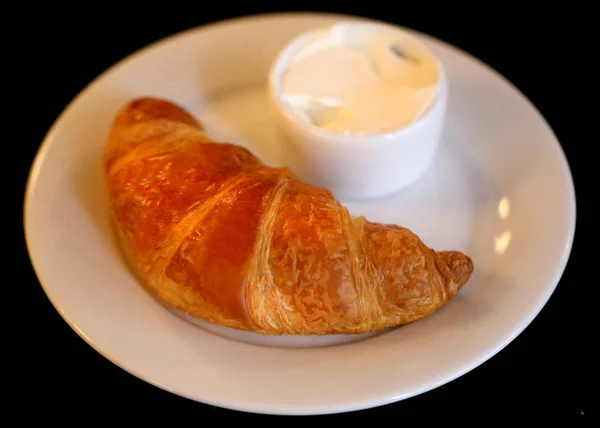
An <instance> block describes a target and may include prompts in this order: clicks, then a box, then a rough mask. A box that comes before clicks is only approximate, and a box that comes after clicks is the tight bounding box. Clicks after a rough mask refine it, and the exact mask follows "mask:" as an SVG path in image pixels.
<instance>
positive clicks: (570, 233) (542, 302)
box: [22, 12, 577, 415]
mask: <svg viewBox="0 0 600 428" xmlns="http://www.w3.org/2000/svg"><path fill="white" fill-rule="evenodd" d="M294 17H296V18H314V19H319V18H337V19H363V20H364V19H367V20H372V21H376V22H386V23H388V22H389V23H391V22H390V21H385V20H377V19H373V18H368V17H365V16H360V15H354V14H344V13H330V12H272V13H255V14H248V15H243V16H238V17H233V18H225V19H220V20H217V21H213V22H209V23H206V24H200V25H196V26H194V27H191V28H188V29H184V30H181V31H177V32H175V33H172V34H170V35H167V36H166V37H163V38H160V39H158V40H155V41H153V42H150V43H148V44H147V45H145V46H142V47H141V48H139V49H137V50H135V51H133V52H131V53H130V54H128V55H126V56H124V57H122V58H121V59H119V60H118V61H116V62H115V63H113V64H112V65H111V66H109V67H108V68H106V69H105V70H104V71H102V72H101V73H99V74H98V75H97V76H96V77H95V78H93V79H92V80H91V81H89V82H88V83H87V84H86V85H85V86H84V87H83V88H82V89H81V90H80V91H79V92H78V93H77V94H76V95H75V96H74V97H73V98H72V99H71V101H69V103H67V105H66V106H65V107H64V108H63V109H62V111H61V112H60V114H59V115H58V116H57V117H56V119H55V120H54V121H53V123H52V125H51V126H50V127H49V129H48V131H47V133H46V134H45V135H44V136H43V138H42V140H41V144H40V146H39V147H38V149H37V151H36V154H35V156H34V157H33V160H32V162H31V166H30V170H29V173H28V176H27V180H26V186H25V192H24V199H23V205H22V209H23V230H24V238H25V243H26V248H27V253H28V255H29V259H30V263H31V266H32V268H33V271H34V272H35V274H36V277H37V280H38V282H39V284H40V285H41V287H42V289H43V291H44V293H45V294H46V296H47V298H48V300H49V301H50V303H51V304H52V306H53V307H54V309H55V310H56V311H57V312H58V313H59V314H60V316H61V317H62V318H63V320H65V322H66V323H67V325H68V326H69V327H70V328H71V329H72V330H73V331H75V332H76V334H77V335H78V336H79V337H80V338H81V339H83V341H84V342H86V343H87V344H88V345H89V346H90V347H91V348H92V349H94V350H95V351H96V352H98V353H99V354H100V355H102V356H103V357H104V358H105V359H107V360H108V361H109V362H111V363H113V364H115V365H116V366H117V367H119V368H120V369H122V370H124V371H126V372H128V373H129V374H131V375H133V376H135V377H137V378H138V379H140V380H143V381H144V382H146V383H148V384H150V385H153V386H155V387H158V388H160V389H163V390H165V391H167V392H170V393H172V394H175V395H178V396H180V397H183V398H187V399H189V400H192V401H196V402H201V403H203V404H206V405H212V406H217V407H221V408H226V409H232V410H236V411H242V412H249V413H256V414H270V415H321V414H334V413H343V412H348V411H356V410H364V409H369V408H375V407H380V406H384V405H388V404H391V403H395V402H399V401H403V400H406V399H408V398H411V397H414V396H417V395H420V394H423V393H426V392H429V391H431V390H434V389H436V388H438V387H440V386H442V385H445V384H447V383H450V382H452V381H454V380H455V379H457V378H459V377H461V376H463V375H464V374H466V373H468V372H470V371H472V370H474V369H475V368H477V367H479V366H481V365H482V364H483V363H484V362H486V361H488V360H489V359H491V358H493V357H494V356H495V355H497V354H498V353H500V352H501V351H502V350H503V349H504V348H505V347H506V346H508V345H509V344H510V343H511V342H512V341H513V340H515V339H516V338H517V337H518V336H519V335H520V334H521V333H522V332H523V331H524V330H525V329H526V328H527V327H528V326H529V325H530V324H531V323H532V321H533V320H534V319H535V318H536V317H537V316H538V315H539V313H540V312H541V311H542V309H543V308H544V307H545V306H546V304H547V303H548V301H549V299H550V298H551V297H552V295H553V294H554V292H555V290H556V288H557V287H558V285H559V283H560V280H561V279H562V276H563V274H564V271H565V269H566V267H567V265H568V262H569V259H570V256H571V253H572V248H573V243H574V238H575V232H576V228H577V202H576V189H575V185H574V179H573V174H572V170H571V167H570V164H569V161H568V158H567V157H566V154H565V151H564V149H563V146H562V144H561V143H560V140H559V139H558V137H557V135H556V133H555V132H554V129H553V128H552V126H551V125H550V123H549V122H548V121H547V119H546V118H545V117H544V115H543V114H542V113H541V112H540V110H539V109H538V108H537V106H536V105H535V104H534V103H533V102H532V101H531V100H530V99H529V98H528V97H527V96H526V95H525V94H524V93H523V92H522V91H521V90H520V89H519V88H518V87H517V86H516V85H515V84H513V83H512V82H511V81H510V80H509V79H508V78H506V77H505V76H504V75H502V74H501V73H499V72H498V71H497V70H496V69H494V68H493V67H492V66H490V65H489V64H487V63H485V62H484V61H482V60H481V59H479V58H478V57H476V56H475V55H473V54H471V53H469V52H467V51H465V50H463V49H462V48H460V47H457V46H455V45H453V44H450V43H449V42H446V41H444V40H442V39H439V38H437V37H435V36H432V35H430V34H428V33H424V32H421V31H418V30H415V29H413V28H410V27H405V26H403V25H399V24H395V23H392V24H393V25H396V26H399V27H400V28H404V29H406V30H408V31H410V32H413V33H415V34H417V35H419V36H422V37H424V38H426V39H429V40H432V41H434V42H436V43H439V44H441V45H443V46H444V47H445V48H449V49H451V50H454V51H456V52H458V53H459V54H461V55H463V56H466V57H468V58H469V60H471V61H474V62H476V63H477V64H478V65H479V66H481V67H483V68H485V69H487V70H488V71H489V72H491V73H492V74H493V75H494V76H495V77H496V78H499V79H500V80H502V81H504V83H506V84H508V85H509V86H510V88H511V89H512V90H513V91H514V92H516V93H517V94H518V95H519V96H520V98H521V99H522V101H524V102H525V103H526V104H527V105H528V107H529V108H531V109H532V110H533V112H534V113H535V114H536V116H537V117H538V119H539V120H541V121H542V123H543V124H544V125H545V127H546V128H547V130H548V131H549V132H550V135H551V136H552V137H553V140H554V141H553V146H554V147H553V148H554V149H555V150H556V149H557V155H558V159H559V160H560V166H561V169H562V171H561V174H562V175H563V177H562V178H563V179H562V180H561V181H563V183H564V184H565V190H566V192H567V198H568V206H566V207H565V212H566V219H567V224H566V227H565V228H566V236H565V245H564V248H563V250H562V252H561V257H560V259H559V260H558V261H557V263H556V264H555V265H554V266H553V273H552V278H551V279H550V280H549V281H547V283H546V287H545V292H544V293H543V294H542V295H541V296H540V298H539V299H538V300H537V304H536V305H535V306H532V307H530V308H529V310H528V311H527V313H526V315H525V316H524V317H523V318H522V319H521V321H520V322H519V323H518V325H517V326H516V327H515V328H513V329H512V330H509V331H507V332H506V333H505V334H504V336H505V337H504V338H503V339H502V340H498V341H497V342H496V343H495V345H494V346H493V347H491V349H489V350H487V352H484V353H483V354H482V355H481V356H480V358H479V359H477V360H471V361H470V362H469V363H468V364H466V365H465V366H464V367H463V368H462V370H456V371H454V372H453V374H452V375H450V376H445V377H443V378H442V379H441V380H438V381H436V382H430V383H423V384H422V385H421V387H420V388H414V389H412V390H411V391H410V392H407V393H403V394H399V395H398V394H393V393H390V394H387V395H385V396H374V397H373V398H371V399H369V400H361V399H359V400H358V401H352V400H347V401H345V402H340V403H335V404H332V405H330V404H328V403H324V404H321V405H316V406H315V405H309V406H304V405H301V406H295V405H284V406H278V407H277V408H274V407H273V406H269V405H267V406H261V407H260V408H259V407H257V406H256V405H249V406H248V405H244V404H243V403H228V402H223V401H221V400H213V399H211V398H210V397H205V398H203V399H202V400H199V399H198V398H197V397H194V396H192V395H191V394H187V393H182V392H180V391H177V390H175V389H173V388H171V387H169V386H167V385H164V384H162V383H160V382H158V381H156V380H154V379H151V378H149V377H146V376H144V375H142V374H140V373H139V372H138V371H137V369H136V368H135V367H129V365H128V364H127V363H124V362H122V361H120V359H119V358H114V357H111V356H110V355H109V354H108V353H106V352H105V351H104V350H103V349H102V348H101V347H100V346H99V345H97V344H96V342H95V341H94V340H93V339H92V338H90V337H88V336H87V335H86V334H85V333H84V332H83V331H82V330H81V329H80V328H79V327H78V325H77V324H76V322H74V321H73V320H72V319H71V318H70V316H69V315H68V314H67V313H66V312H65V310H64V309H63V308H62V307H60V305H58V303H57V301H56V297H55V296H53V294H52V292H51V287H49V286H48V285H47V283H46V282H45V281H44V280H43V279H42V276H41V273H40V270H39V268H38V266H37V264H36V259H39V257H36V256H35V250H34V248H33V247H34V245H33V244H32V241H33V239H34V238H33V237H32V236H31V235H30V233H31V232H30V228H29V227H28V226H27V225H28V224H29V222H30V220H29V217H30V216H31V214H30V206H31V199H32V197H33V190H34V189H35V187H36V184H37V181H38V177H39V173H40V169H41V167H42V165H43V163H44V161H45V159H46V155H47V152H48V150H49V148H50V147H51V142H52V141H53V140H54V134H55V133H56V132H57V129H58V126H59V125H60V124H61V123H62V121H63V119H64V117H65V116H66V115H67V114H68V113H69V112H70V111H71V110H72V109H73V108H74V107H75V105H76V104H77V102H78V101H79V100H80V99H81V98H83V97H84V96H85V95H86V94H87V92H88V91H89V90H90V89H91V88H92V87H93V86H94V85H95V84H96V83H97V82H98V81H100V80H101V79H103V78H105V77H106V76H107V75H108V74H110V73H111V72H113V71H114V70H116V69H117V68H118V67H120V66H122V65H124V64H126V63H128V62H129V61H131V60H132V59H134V58H136V57H137V56H141V55H143V54H144V53H145V52H147V51H150V50H153V49H155V48H157V47H159V46H161V45H163V44H167V43H170V42H174V41H176V40H177V39H181V38H184V37H187V36H191V35H192V34H194V33H198V32H202V31H204V30H207V29H209V28H212V27H218V26H228V25H232V24H236V23H239V22H245V21H260V20H271V19H274V18H294Z"/></svg>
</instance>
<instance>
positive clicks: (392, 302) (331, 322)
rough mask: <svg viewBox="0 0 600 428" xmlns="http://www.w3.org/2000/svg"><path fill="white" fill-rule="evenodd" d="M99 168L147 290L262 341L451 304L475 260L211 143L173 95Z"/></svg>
mask: <svg viewBox="0 0 600 428" xmlns="http://www.w3.org/2000/svg"><path fill="white" fill-rule="evenodd" d="M103 166H104V172H105V178H106V183H107V191H108V200H109V203H110V212H111V217H112V220H113V224H114V225H115V226H116V227H115V229H116V231H117V234H118V236H119V238H120V240H121V241H122V243H123V246H124V248H125V252H126V255H127V258H128V259H129V260H131V261H132V262H133V263H134V264H135V268H136V270H137V271H138V272H139V273H140V275H141V278H142V282H143V285H144V287H145V288H147V289H148V290H149V291H150V292H151V293H152V294H154V295H155V296H156V297H158V298H159V299H161V300H162V301H164V302H166V303H167V304H169V305H171V306H172V307H175V308H177V309H179V310H180V311H182V312H184V313H187V314H188V315H191V316H194V317H197V318H199V319H202V320H204V321H207V322H209V323H213V324H217V325H221V326H225V327H230V328H234V329H239V330H246V331H251V332H255V333H260V334H269V335H278V334H310V335H325V334H359V333H365V332H369V331H374V330H379V329H384V328H389V327H393V326H398V325H402V324H407V323H410V322H413V321H415V320H418V319H420V318H423V317H425V316H427V315H429V314H431V313H433V312H434V311H436V310H437V309H438V308H440V307H441V306H443V305H444V304H445V303H446V302H448V301H449V300H450V299H451V298H452V297H453V296H454V295H455V294H456V293H457V292H458V291H459V290H460V289H461V287H462V286H463V285H464V284H465V283H466V282H467V281H468V279H469V278H470V276H471V273H472V272H473V262H472V260H471V259H470V258H469V257H468V256H466V255H464V254H462V253H460V252H457V251H442V252H436V251H434V250H432V249H431V248H429V247H427V246H426V245H425V244H424V243H423V242H422V241H421V240H420V238H419V237H418V236H416V235H415V234H414V233H412V232H411V231H410V230H409V229H407V228H404V227H400V226H397V225H385V224H378V223H372V222H369V221H367V220H366V219H365V218H364V217H353V216H351V215H350V213H349V211H348V210H347V209H346V208H344V206H342V205H341V204H340V202H338V201H337V200H336V198H335V197H334V196H333V194H332V193H331V192H330V191H329V190H326V189H323V188H319V187H316V186H312V185H310V184H307V183H305V182H303V181H302V180H300V179H298V178H296V177H295V176H294V174H293V173H292V172H291V171H290V170H288V169H286V168H272V167H267V166H265V165H264V164H263V163H261V161H260V160H259V159H257V158H256V157H255V156H254V155H253V154H252V153H251V152H250V151H248V150H246V149H245V148H242V147H239V146H236V145H233V144H229V143H219V142H215V141H212V140H211V139H210V138H209V137H208V136H207V135H206V134H205V133H204V131H203V127H202V125H201V124H200V123H199V122H198V121H197V120H196V119H195V118H194V117H193V116H192V115H191V114H189V113H188V112H186V111H185V110H183V109H182V108H180V107H178V106H177V105H175V104H173V103H172V102H170V101H166V100H162V99H156V98H140V99H136V100H134V101H132V102H130V103H128V104H127V105H126V106H125V107H124V108H123V109H122V110H121V111H119V112H118V114H117V115H116V117H115V119H114V122H113V124H112V129H111V131H110V135H109V137H108V141H107V143H106V146H105V148H104V154H103Z"/></svg>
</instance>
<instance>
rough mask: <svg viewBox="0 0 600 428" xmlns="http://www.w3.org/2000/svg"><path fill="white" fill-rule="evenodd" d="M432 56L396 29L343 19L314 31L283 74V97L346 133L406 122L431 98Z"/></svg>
mask: <svg viewBox="0 0 600 428" xmlns="http://www.w3.org/2000/svg"><path fill="white" fill-rule="evenodd" d="M439 82H440V68H439V65H438V62H437V60H436V59H435V58H434V57H433V55H432V54H431V53H430V52H429V50H428V49H427V48H426V47H425V46H423V45H422V44H421V43H420V42H419V41H418V40H417V39H416V38H414V37H413V36H410V35H408V34H405V33H404V32H401V31H400V30H395V29H393V28H387V27H381V26H378V25H370V24H361V23H350V24H347V23H343V24H338V25H335V26H333V27H332V28H330V29H328V30H326V31H318V32H316V33H315V34H314V35H313V36H312V37H311V38H310V40H309V41H308V43H307V44H305V45H304V46H303V47H302V48H301V49H300V50H299V51H298V52H297V53H296V54H295V55H294V56H293V57H292V58H291V61H290V62H289V64H288V65H287V67H286V70H285V71H284V74H283V75H282V77H281V86H280V96H281V99H282V101H283V103H284V104H285V105H286V106H287V108H288V109H290V110H291V111H292V112H293V114H295V115H296V116H297V117H299V118H301V119H303V120H306V121H308V122H310V123H312V124H314V125H316V126H318V127H321V128H324V129H327V130H330V131H333V132H338V133H343V134H372V133H382V132H387V131H391V130H396V129H399V128H402V127H405V126H407V125H409V124H411V123H412V122H414V121H415V120H416V119H418V118H419V117H420V116H421V115H422V114H423V113H424V112H426V111H427V109H428V108H429V107H430V106H431V105H432V103H433V102H434V100H435V98H436V95H437V92H438V87H439Z"/></svg>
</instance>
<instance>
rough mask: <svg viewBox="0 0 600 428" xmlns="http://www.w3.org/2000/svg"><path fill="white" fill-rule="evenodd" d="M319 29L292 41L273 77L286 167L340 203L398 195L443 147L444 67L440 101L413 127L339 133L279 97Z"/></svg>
mask: <svg viewBox="0 0 600 428" xmlns="http://www.w3.org/2000/svg"><path fill="white" fill-rule="evenodd" d="M338 25H370V26H380V27H382V29H384V30H386V31H389V30H390V28H391V29H393V30H394V31H397V32H398V33H399V34H400V35H401V36H402V37H405V38H406V37H410V38H412V39H413V40H417V39H416V38H415V36H413V35H411V34H408V33H407V32H406V31H404V30H403V29H401V28H399V27H395V26H392V25H391V24H387V23H379V22H371V21H369V22H368V23H365V22H361V21H358V22H353V21H352V22H343V23H340V24H338ZM320 31H323V29H315V30H313V31H310V32H308V33H303V34H301V35H300V36H299V37H297V38H295V39H294V40H292V41H291V42H290V43H288V44H287V45H286V46H285V47H284V49H283V50H282V51H281V52H280V54H279V55H278V56H277V58H276V60H275V61H274V63H273V65H272V67H271V70H270V73H269V83H268V86H269V98H270V102H271V104H272V106H273V108H274V110H275V117H276V120H277V122H278V123H277V126H278V127H279V128H280V130H281V131H282V136H283V144H284V147H283V154H284V161H285V163H286V166H288V167H289V168H290V169H291V170H292V171H294V173H296V174H297V175H298V177H299V178H301V179H303V180H305V181H306V182H308V183H311V184H314V185H317V186H320V187H324V188H327V189H329V190H331V191H332V192H333V193H334V194H335V195H336V197H338V198H340V199H350V200H355V199H372V198H377V197H382V196H387V195H390V194H393V193H395V192H398V191H399V190H401V189H403V188H405V187H406V186H408V185H410V184H412V183H413V182H415V181H416V180H417V179H418V178H419V177H421V176H422V175H423V174H424V173H425V171H427V169H428V168H429V166H430V165H431V163H432V161H433V158H434V157H435V154H436V151H437V149H438V146H439V142H440V137H441V134H442V128H443V126H444V120H445V116H446V105H447V103H448V83H447V81H446V76H445V72H444V69H443V66H442V64H441V63H440V62H439V60H438V65H439V70H440V84H439V88H438V92H437V95H436V99H435V100H434V102H433V104H432V105H431V106H430V108H429V110H428V111H427V112H426V113H424V114H423V115H421V116H420V117H419V118H418V119H417V120H416V121H414V122H413V123H411V124H410V125H408V126H406V127H403V128H400V129H398V130H394V131H391V132H386V133H380V134H369V135H346V134H338V133H335V132H332V131H329V130H325V129H322V128H320V127H318V126H315V125H313V124H311V123H309V122H306V121H303V120H301V119H299V118H297V117H296V116H295V115H294V114H293V113H292V112H290V111H289V110H288V109H287V108H286V106H285V105H284V103H283V102H282V100H281V98H280V77H281V76H282V74H283V72H284V71H285V69H286V67H287V64H288V62H289V61H290V60H291V59H292V58H293V56H294V54H295V53H296V52H297V51H298V50H299V49H301V48H302V47H303V46H305V44H306V43H307V42H309V41H310V40H312V38H313V37H314V35H315V32H320ZM417 42H418V40H417ZM419 43H420V42H419ZM430 53H431V52H430Z"/></svg>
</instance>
